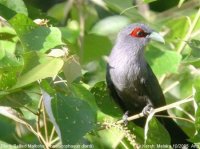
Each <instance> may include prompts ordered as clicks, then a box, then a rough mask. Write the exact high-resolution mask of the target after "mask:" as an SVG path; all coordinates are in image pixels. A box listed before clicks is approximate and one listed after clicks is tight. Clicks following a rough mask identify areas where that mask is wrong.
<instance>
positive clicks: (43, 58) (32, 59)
mask: <svg viewBox="0 0 200 149" xmlns="http://www.w3.org/2000/svg"><path fill="white" fill-rule="evenodd" d="M23 57H24V69H23V71H22V73H21V75H20V76H19V77H18V79H17V83H16V85H15V86H14V87H13V89H14V88H19V87H23V86H25V85H28V84H30V83H33V82H35V81H37V80H40V79H44V78H48V77H54V76H56V75H57V74H58V72H59V71H60V69H61V68H62V66H63V60H62V59H60V58H52V57H48V56H47V55H44V54H38V53H36V52H28V53H25V54H24V56H23ZM52 68H53V69H52Z"/></svg>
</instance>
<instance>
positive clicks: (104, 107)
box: [91, 81, 122, 117]
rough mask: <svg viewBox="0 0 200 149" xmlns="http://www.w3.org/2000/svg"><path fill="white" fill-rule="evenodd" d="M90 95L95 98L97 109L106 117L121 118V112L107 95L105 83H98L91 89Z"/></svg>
mask: <svg viewBox="0 0 200 149" xmlns="http://www.w3.org/2000/svg"><path fill="white" fill-rule="evenodd" d="M91 92H92V94H93V95H94V96H95V99H96V103H97V105H98V107H99V109H100V110H101V111H102V112H103V113H105V114H108V115H112V116H114V117H121V116H122V111H121V110H120V108H119V107H118V106H117V105H116V103H115V102H114V99H112V97H111V96H110V95H109V91H108V90H107V86H106V83H105V82H103V81H102V82H98V83H96V84H95V85H94V87H93V88H92V89H91Z"/></svg>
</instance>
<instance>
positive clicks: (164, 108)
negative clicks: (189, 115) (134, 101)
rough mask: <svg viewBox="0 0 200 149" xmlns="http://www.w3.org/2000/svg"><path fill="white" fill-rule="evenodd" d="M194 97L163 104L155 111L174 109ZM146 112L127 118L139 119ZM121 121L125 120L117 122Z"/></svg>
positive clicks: (130, 119)
mask: <svg viewBox="0 0 200 149" xmlns="http://www.w3.org/2000/svg"><path fill="white" fill-rule="evenodd" d="M193 100H194V98H192V95H191V96H189V97H187V98H185V99H183V100H181V101H178V102H175V103H172V104H169V105H166V106H163V107H160V108H156V109H154V110H153V112H154V113H158V112H161V111H165V110H169V109H172V108H175V107H177V106H179V105H181V104H184V103H187V102H190V101H193ZM144 116H145V115H144V113H143V112H141V113H139V114H136V115H133V116H130V117H128V118H127V120H128V121H132V120H135V119H138V118H141V117H144ZM121 123H124V121H123V120H119V121H117V124H121Z"/></svg>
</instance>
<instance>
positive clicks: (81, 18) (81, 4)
mask: <svg viewBox="0 0 200 149" xmlns="http://www.w3.org/2000/svg"><path fill="white" fill-rule="evenodd" d="M77 2H78V3H77V7H78V10H79V26H80V36H79V41H78V44H79V47H80V59H81V60H82V59H83V54H84V51H83V42H84V30H85V15H84V12H83V7H84V0H78V1H77Z"/></svg>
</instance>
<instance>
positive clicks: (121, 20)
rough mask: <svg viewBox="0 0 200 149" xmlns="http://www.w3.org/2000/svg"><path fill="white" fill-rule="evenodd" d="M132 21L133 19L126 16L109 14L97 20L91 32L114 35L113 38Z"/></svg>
mask: <svg viewBox="0 0 200 149" xmlns="http://www.w3.org/2000/svg"><path fill="white" fill-rule="evenodd" d="M116 22H117V23H116ZM130 23H131V20H130V19H129V18H127V17H125V16H118V15H116V16H109V17H106V18H104V19H101V20H100V21H99V22H97V23H96V24H95V25H94V27H93V28H92V30H91V33H94V34H98V35H103V36H108V37H112V38H111V39H115V38H116V36H117V34H118V32H119V31H120V30H121V29H122V28H123V27H125V26H126V25H128V24H130ZM108 24H109V25H108Z"/></svg>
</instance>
